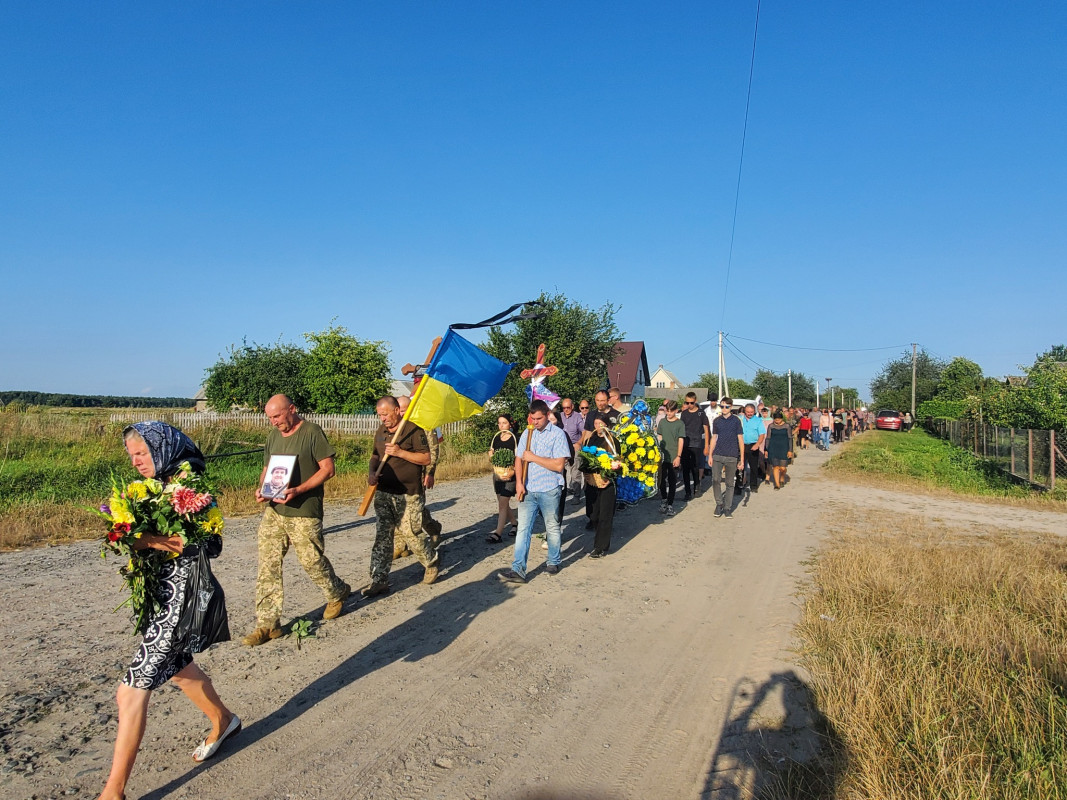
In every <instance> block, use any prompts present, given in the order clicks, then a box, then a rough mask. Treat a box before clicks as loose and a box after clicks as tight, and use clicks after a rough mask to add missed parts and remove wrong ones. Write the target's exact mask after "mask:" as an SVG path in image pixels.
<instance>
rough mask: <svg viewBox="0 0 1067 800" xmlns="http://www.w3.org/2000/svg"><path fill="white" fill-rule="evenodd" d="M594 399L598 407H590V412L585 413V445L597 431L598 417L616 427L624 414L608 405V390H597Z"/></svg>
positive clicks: (611, 426) (609, 425)
mask: <svg viewBox="0 0 1067 800" xmlns="http://www.w3.org/2000/svg"><path fill="white" fill-rule="evenodd" d="M593 401H594V402H595V403H596V408H595V409H590V411H589V413H588V414H586V415H585V430H584V431H583V432H582V444H583V445H584V444H585V443H586V442H588V441H589V437H590V436H592V435H593V434H594V433H595V432H596V421H597V420H598V419H602V420H604V421H605V422H606V423H607V424H608V427H609V428H614V427H615V424H616V423H617V422H618V421H619V417H620V416H622V415H621V414H620V413H619V412H618V411H616V410H615V409H614V408H612V407H611V406H609V405H608V393H607V392H604V391H601V392H597V393H596V396H595V397H594V398H593Z"/></svg>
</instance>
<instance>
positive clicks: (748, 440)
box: [741, 403, 767, 493]
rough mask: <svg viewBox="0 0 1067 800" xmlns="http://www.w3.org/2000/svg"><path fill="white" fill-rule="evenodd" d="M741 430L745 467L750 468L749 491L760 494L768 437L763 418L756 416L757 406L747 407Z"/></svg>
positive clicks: (750, 404)
mask: <svg viewBox="0 0 1067 800" xmlns="http://www.w3.org/2000/svg"><path fill="white" fill-rule="evenodd" d="M741 429H742V431H744V437H745V466H746V467H747V468H748V490H749V492H750V493H751V492H758V491H759V485H760V481H761V480H763V476H762V475H761V474H760V462H761V460H762V459H761V457H762V455H763V440H764V439H765V438H766V437H767V426H766V425H765V424H764V423H763V418H762V417H760V416H759V415H758V414H756V406H755V405H753V404H752V403H749V404H748V405H747V406H745V416H744V417H742V418H741Z"/></svg>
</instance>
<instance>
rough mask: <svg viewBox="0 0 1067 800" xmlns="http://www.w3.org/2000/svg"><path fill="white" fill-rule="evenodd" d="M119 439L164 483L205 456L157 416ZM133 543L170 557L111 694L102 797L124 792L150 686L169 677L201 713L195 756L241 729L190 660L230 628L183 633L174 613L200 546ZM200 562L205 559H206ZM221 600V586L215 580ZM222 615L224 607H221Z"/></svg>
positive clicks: (141, 467)
mask: <svg viewBox="0 0 1067 800" xmlns="http://www.w3.org/2000/svg"><path fill="white" fill-rule="evenodd" d="M123 441H124V444H125V445H126V451H127V453H128V454H129V456H130V462H131V463H132V464H133V466H134V468H135V469H136V470H137V471H138V472H140V473H141V475H143V476H144V477H146V478H155V479H156V480H159V481H162V482H163V483H164V484H165V483H167V482H168V481H169V480H170V479H172V478H174V477H175V476H177V475H178V474H179V471H180V470H181V465H182V464H184V463H185V462H188V465H189V467H190V468H191V469H192V470H193V471H194V472H201V471H203V469H204V456H203V455H202V454H201V452H200V449H199V448H198V447H197V446H196V445H195V444H193V442H192V440H191V439H190V438H189V437H188V436H186V435H185V434H184V433H182V432H181V431H179V430H178V429H177V428H174V427H171V426H170V425H167V424H166V423H163V422H154V421H153V422H138V423H135V424H133V425H130V426H129V427H128V428H126V430H124V431H123ZM135 547H136V548H137V549H138V550H144V549H148V548H152V549H155V550H160V551H162V552H165V553H174V554H175V557H173V558H170V559H168V560H166V561H163V562H162V563H161V565H160V567H159V581H158V583H157V589H156V591H155V600H156V601H157V603H158V605H159V608H158V611H156V613H155V614H153V615H152V617H151V618H150V619H149V621H148V625H147V627H146V629H145V631H144V638H143V639H142V640H141V644H140V645H139V646H138V648H137V652H136V653H135V654H134V657H133V660H132V661H131V663H130V667H129V669H128V670H127V671H126V676H125V677H124V678H123V679H122V682H121V683H120V684H119V688H118V691H117V693H116V701H117V703H118V709H119V729H118V734H117V736H116V738H115V754H114V758H113V760H112V763H111V773H110V775H109V776H108V779H107V785H106V786H105V787H104V791H103V792H101V794H100V800H118V799H119V798H123V797H125V795H124V791H125V788H126V782H127V781H128V780H129V777H130V772H131V771H132V770H133V762H134V759H136V758H137V750H138V748H139V747H140V745H141V738H142V737H143V736H144V731H145V715H146V712H147V710H148V700H149V697H150V696H151V692H152V690H153V689H158V688H159V687H160V686H162V685H163V684H165V683H166V682H167V681H168V680H169V681H172V682H173V683H174V684H175V685H176V686H177V687H178V688H180V689H181V690H182V691H183V692H185V694H186V695H187V696H188V697H189V699H190V700H192V701H193V703H194V704H195V705H196V707H197V708H199V709H200V710H201V711H203V712H204V714H205V715H206V716H207V718H208V720H210V722H211V732H210V733H209V734H208V736H207V738H206V739H204V741H203V742H202V743H201V744H200V746H199V747H197V748H196V749H195V750H194V751H193V760H194V761H197V762H201V761H205V760H207V759H208V758H210V757H211V756H213V755H215V752H216V751H217V750H218V749H219V746H220V745H221V744H222V742H223V740H225V739H226V738H227V737H228V736H231V735H232V734H234V733H236V732H237V731H239V730H240V729H241V720H240V719H239V718H238V716H237V715H236V714H234V713H233V712H232V711H230V710H229V709H228V708H227V707H226V705H225V704H224V703H223V702H222V700H221V699H220V698H219V696H218V693H217V692H216V691H215V688H214V686H213V685H212V683H211V679H210V678H209V677H208V676H207V675H206V674H204V672H203V671H202V670H201V669H200V668H199V667H198V666H197V665H196V664H194V663H193V652H201V651H202V650H205V649H207V647H208V646H210V645H212V644H214V643H215V642H219V641H226V640H228V639H229V638H230V636H229V628H228V626H227V625H225V624H222V625H221V626H220V627H219V628H217V629H216V630H215V631H214V632H213V634H212V635H209V636H207V637H202V636H198V637H195V638H196V641H195V642H190V641H189V638H190V637H183V636H182V631H180V630H179V625H178V622H179V618H180V616H181V613H182V609H183V605H184V603H185V599H186V594H187V592H188V591H189V589H190V584H191V581H192V578H193V576H194V571H195V565H196V564H197V562H198V561H201V559H200V558H199V556H200V552H199V549H200V548H199V547H197V546H196V545H188V546H183V544H182V539H181V537H179V536H160V535H157V534H152V533H145V534H142V536H141V537H140V539H138V540H137V544H136V545H135ZM201 547H203V548H205V549H206V551H207V555H208V557H210V558H214V557H215V556H217V555H218V554H219V553H220V552H222V539H221V538H220V537H219V536H218V535H215V536H212V537H211V538H210V539H208V541H207V542H206V543H205V544H203V545H201ZM203 563H206V561H204V562H203ZM216 589H217V590H218V596H219V598H220V599H221V598H222V593H221V587H218V586H217V583H216ZM221 613H222V615H223V619H225V607H224V606H223V609H222V611H221Z"/></svg>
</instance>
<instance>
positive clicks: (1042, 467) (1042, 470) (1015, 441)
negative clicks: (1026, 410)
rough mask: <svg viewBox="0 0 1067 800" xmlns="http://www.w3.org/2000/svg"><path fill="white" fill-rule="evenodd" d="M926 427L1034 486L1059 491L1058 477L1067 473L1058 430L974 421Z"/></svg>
mask: <svg viewBox="0 0 1067 800" xmlns="http://www.w3.org/2000/svg"><path fill="white" fill-rule="evenodd" d="M923 426H924V427H925V428H926V430H928V431H929V432H930V433H932V434H934V435H935V436H938V437H940V438H941V439H947V440H948V441H950V442H952V443H953V444H954V445H956V446H958V447H962V448H964V449H965V450H970V451H972V452H973V453H974V454H975V455H976V456H978V457H979V458H983V459H985V460H987V461H989V462H990V463H992V464H995V465H996V466H997V467H998V468H999V469H1000V470H1001V471H1003V472H1006V473H1008V474H1009V475H1012V476H1014V477H1016V478H1018V479H1020V480H1023V481H1026V482H1027V483H1030V484H1031V485H1033V486H1038V487H1041V488H1044V489H1048V490H1049V491H1051V490H1053V489H1055V488H1056V477H1057V474H1059V475H1060V476H1062V475H1064V474H1065V472H1067V456H1065V455H1064V452H1063V451H1064V447H1063V444H1064V442H1063V439H1064V437H1062V436H1061V437H1057V436H1056V431H1045V430H1034V429H1033V428H1002V427H1000V426H998V425H987V424H985V423H980V422H977V421H974V420H959V419H934V418H932V417H931V418H928V419H926V420H924V422H923Z"/></svg>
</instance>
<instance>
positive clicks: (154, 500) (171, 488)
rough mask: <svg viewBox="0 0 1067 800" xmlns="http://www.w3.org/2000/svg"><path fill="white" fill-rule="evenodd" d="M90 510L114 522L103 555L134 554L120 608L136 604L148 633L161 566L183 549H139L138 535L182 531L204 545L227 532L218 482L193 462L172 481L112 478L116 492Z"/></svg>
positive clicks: (140, 627)
mask: <svg viewBox="0 0 1067 800" xmlns="http://www.w3.org/2000/svg"><path fill="white" fill-rule="evenodd" d="M90 511H92V512H93V513H95V514H97V515H98V516H100V517H102V518H103V519H104V520H105V521H106V522H107V525H108V530H107V535H106V536H105V538H104V542H103V545H102V546H101V548H100V556H101V557H102V558H106V557H107V556H108V554H109V553H117V554H118V555H120V556H126V557H128V558H129V562H128V563H127V564H126V565H125V566H124V567H121V568H120V569H119V574H120V575H122V577H123V579H124V581H125V583H126V589H127V591H129V593H130V596H129V597H128V598H127V599H126V600H125V601H124V602H123V603H122V604H121V605H120V606H119V608H122V607H123V606H127V605H128V606H129V607H130V611H131V613H132V617H133V622H134V630H135V631H136V632H137V633H144V631H145V629H146V628H147V627H148V620H149V619H150V618H151V617H152V615H153V614H155V613H156V612H157V611H158V610H159V603H158V602H157V601H156V598H155V591H156V589H157V587H158V585H159V567H160V566H161V565H162V563H163V562H164V561H167V560H168V559H171V558H176V557H177V554H176V553H166V552H163V551H161V550H156V549H154V548H147V549H144V550H137V549H135V548H134V543H135V542H136V540H137V539H139V538H141V536H142V535H143V534H145V533H153V534H157V535H159V536H179V537H181V540H182V544H183V545H186V546H188V545H199V544H203V543H204V542H205V541H207V539H208V538H209V537H211V536H214V535H216V534H219V533H222V528H223V519H222V512H221V511H220V510H219V507H218V503H216V501H215V491H214V487H212V486H211V485H210V484H209V482H208V481H207V479H206V478H205V477H204V476H203V475H202V474H199V473H196V472H193V470H192V467H191V466H190V465H189V462H185V463H184V464H182V465H181V467H180V471H179V473H178V475H177V477H176V478H174V479H173V480H171V481H170V483H167V484H164V483H163V482H162V481H158V480H156V479H154V478H142V479H140V480H135V481H132V482H130V483H128V484H126V485H125V486H119V485H118V484H117V483H115V481H114V479H112V482H111V496H110V497H109V498H108V499H107V500H106V501H104V502H103V503H101V504H100V507H99V508H94V509H90ZM115 610H116V611H118V608H116V609H115Z"/></svg>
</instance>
